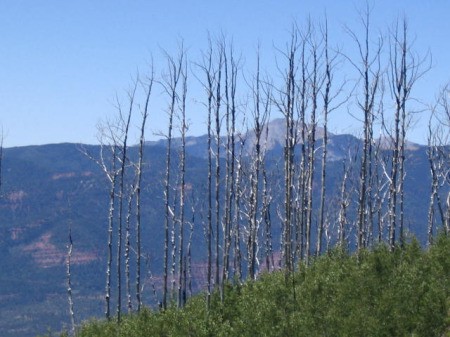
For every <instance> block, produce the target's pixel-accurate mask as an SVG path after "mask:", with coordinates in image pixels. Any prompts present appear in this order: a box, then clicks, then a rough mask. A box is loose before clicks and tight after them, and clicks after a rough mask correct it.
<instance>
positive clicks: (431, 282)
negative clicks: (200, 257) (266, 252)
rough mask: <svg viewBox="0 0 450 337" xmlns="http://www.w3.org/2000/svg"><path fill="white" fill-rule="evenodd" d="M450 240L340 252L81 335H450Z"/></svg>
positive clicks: (95, 325)
mask: <svg viewBox="0 0 450 337" xmlns="http://www.w3.org/2000/svg"><path fill="white" fill-rule="evenodd" d="M449 280H450V240H449V239H448V238H447V237H445V236H441V237H439V238H438V239H437V240H436V243H435V244H434V245H433V246H432V247H430V248H429V249H428V250H423V249H421V247H420V245H419V244H418V242H417V241H415V240H412V241H411V242H410V243H408V244H406V245H405V246H404V247H403V248H397V249H395V250H394V251H393V252H391V251H390V250H389V249H388V247H386V246H384V245H380V246H378V247H376V248H374V249H373V250H371V251H369V250H365V251H361V252H360V253H359V254H354V255H350V254H348V253H347V252H345V251H342V250H341V249H335V250H332V251H330V252H329V253H327V254H325V255H323V256H321V257H319V258H316V259H315V260H313V261H312V262H311V263H310V265H309V266H305V265H304V264H300V265H299V267H298V271H297V272H295V273H294V274H292V275H286V274H285V273H284V272H283V271H280V272H274V273H263V274H261V275H260V277H259V278H258V280H257V281H248V282H246V283H245V284H243V285H231V284H227V285H226V286H225V299H224V301H223V302H222V301H221V300H220V296H219V293H218V292H216V293H214V294H213V296H212V299H211V308H210V311H209V312H207V310H206V303H205V296H204V295H202V294H200V295H197V296H195V297H193V298H191V299H190V300H189V301H188V303H187V304H186V306H185V308H183V309H176V308H174V307H171V308H168V309H167V310H166V311H164V312H154V311H151V310H149V309H145V310H143V311H142V312H141V313H139V314H133V315H128V316H125V317H124V319H123V321H122V323H121V324H120V325H117V324H116V323H114V322H106V321H98V320H94V321H91V322H88V323H86V324H85V325H83V326H82V327H81V328H80V330H79V332H78V333H77V336H78V337H88V336H89V337H103V336H105V337H106V336H108V337H110V336H124V337H125V336H130V337H131V336H133V337H135V336H136V337H139V336H171V337H172V336H173V337H175V336H180V337H185V336H196V337H197V336H199V337H202V336H205V337H206V336H211V337H213V336H214V337H216V336H224V337H225V336H243V337H244V336H270V337H272V336H308V337H309V336H312V337H314V336H377V337H378V336H386V337H387V336H416V337H418V336H427V337H428V336H443V335H444V334H445V333H446V332H447V336H449V335H450V330H449V329H450V284H449V283H450V281H449Z"/></svg>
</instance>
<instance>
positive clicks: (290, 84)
mask: <svg viewBox="0 0 450 337" xmlns="http://www.w3.org/2000/svg"><path fill="white" fill-rule="evenodd" d="M298 35H299V33H298V28H297V27H294V28H293V29H292V32H291V37H290V38H291V39H290V43H289V44H288V46H287V48H286V51H281V50H280V54H281V55H282V56H283V58H284V59H285V61H286V62H287V67H286V69H285V70H284V71H283V73H282V76H283V80H284V88H282V89H278V90H277V93H278V96H279V97H278V98H275V99H274V103H275V105H276V107H277V109H278V110H279V111H280V112H281V113H282V114H283V116H284V120H285V127H286V131H285V132H286V133H285V140H284V142H285V144H284V154H283V162H284V213H283V215H282V240H281V241H282V254H283V258H284V267H285V270H286V281H288V277H289V275H290V274H291V273H292V272H293V270H294V261H293V250H292V248H293V236H292V226H293V223H294V221H293V203H292V199H293V192H294V149H295V144H296V134H297V131H296V129H295V121H294V112H295V98H296V71H297V65H296V61H297V59H296V58H297V51H298V48H299V41H298Z"/></svg>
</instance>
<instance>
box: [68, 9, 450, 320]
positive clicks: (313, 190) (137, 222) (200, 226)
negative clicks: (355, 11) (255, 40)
mask: <svg viewBox="0 0 450 337" xmlns="http://www.w3.org/2000/svg"><path fill="white" fill-rule="evenodd" d="M360 19H361V23H362V29H361V30H358V32H356V31H353V30H350V29H347V34H348V36H349V38H350V40H351V41H352V42H353V47H354V48H355V50H356V53H353V54H351V55H350V54H347V53H346V52H345V51H343V50H340V49H339V48H337V47H336V46H335V44H334V43H333V42H331V41H330V34H329V30H328V25H327V22H326V20H325V21H323V22H321V23H314V22H312V21H307V22H306V23H305V24H304V25H303V26H300V25H297V24H294V25H293V27H292V30H291V33H290V35H289V36H288V39H287V42H286V44H282V47H279V48H276V49H275V51H276V59H275V60H274V64H273V65H272V66H271V67H270V68H269V69H271V70H274V73H271V74H270V73H267V71H266V70H263V68H262V66H261V59H262V58H261V52H260V50H259V49H258V50H257V52H256V55H255V60H256V62H255V65H254V69H246V68H245V65H244V62H243V58H242V56H241V55H240V54H239V53H238V52H236V51H235V49H234V46H233V43H232V41H230V40H228V39H226V38H225V37H219V38H217V39H214V38H210V39H208V45H207V48H206V49H205V50H204V51H202V54H201V55H202V56H201V58H200V59H199V60H190V59H189V58H188V52H187V50H186V49H185V48H184V46H183V45H182V44H181V46H180V48H179V51H178V54H177V55H174V56H172V55H170V54H169V53H164V55H163V56H164V58H165V60H166V67H165V68H164V69H163V70H162V72H161V75H160V76H157V75H155V71H154V69H153V68H152V69H151V70H150V72H149V74H148V76H146V77H143V76H141V77H139V78H137V79H136V80H135V82H134V84H133V87H132V88H131V90H130V91H129V93H128V98H127V100H126V102H125V103H123V101H120V100H118V101H117V114H116V117H114V118H111V119H109V120H108V121H107V122H105V123H103V124H102V125H100V127H99V130H100V133H99V135H100V136H99V140H100V143H101V144H102V147H101V152H100V154H92V153H91V154H88V155H89V156H91V158H92V159H93V160H95V161H96V162H97V163H98V164H99V165H100V167H101V168H102V170H103V171H104V173H105V176H106V178H107V179H108V182H109V186H110V191H109V216H108V219H109V222H108V226H107V252H108V253H107V254H108V255H107V259H106V263H107V264H106V274H105V307H106V309H105V316H106V318H108V319H111V318H112V316H113V315H114V313H113V309H112V306H113V303H115V305H116V310H115V315H116V317H117V320H118V321H119V322H120V320H121V313H122V310H123V308H124V307H126V308H127V310H128V312H134V311H140V310H141V309H142V305H143V297H142V291H143V284H144V282H143V280H144V278H146V277H147V275H149V272H148V270H145V273H144V271H143V267H144V266H145V265H146V262H145V261H143V256H145V255H144V253H145V252H144V251H143V250H142V247H143V245H145V243H143V242H142V239H141V232H142V227H143V226H150V224H148V223H144V222H143V221H142V209H143V208H144V207H146V206H145V205H143V204H142V202H141V200H142V197H141V194H142V190H143V188H145V186H142V182H143V174H144V173H145V172H146V171H145V170H144V168H147V169H149V170H150V175H151V165H150V162H151V158H147V157H146V156H145V131H146V129H147V124H148V123H149V121H151V118H152V114H161V113H162V112H161V111H154V110H152V109H153V108H152V97H153V96H154V95H155V94H154V91H155V88H156V87H157V91H158V92H160V91H162V92H163V96H164V97H165V98H166V103H167V107H166V109H165V110H164V113H166V115H167V125H166V130H163V131H162V132H161V135H162V136H163V137H164V138H165V144H166V153H165V174H164V179H163V180H164V181H163V184H162V194H163V200H162V202H161V212H163V213H164V216H163V219H164V221H163V223H161V224H151V226H152V231H154V232H155V233H156V232H158V233H159V232H161V233H163V237H164V240H163V246H162V247H152V249H157V250H158V251H159V252H160V254H161V256H163V270H162V272H161V274H162V282H161V289H157V286H155V287H154V289H153V290H152V291H153V292H154V293H155V295H156V296H157V297H158V298H159V305H160V307H161V309H162V310H167V309H168V307H169V304H170V303H176V305H177V306H178V307H183V306H184V305H185V304H186V300H187V298H188V297H190V296H192V292H193V290H192V279H193V271H192V266H193V261H192V244H193V239H192V238H193V235H194V234H195V233H201V236H203V237H204V241H202V242H204V247H202V248H201V249H202V250H203V251H204V256H205V261H203V262H204V270H205V275H204V280H203V281H202V282H203V284H204V288H203V289H204V290H205V294H206V301H205V303H206V310H211V307H212V303H213V302H214V301H215V300H214V301H213V293H214V294H218V296H219V299H220V301H222V302H225V301H227V297H228V296H233V295H232V294H233V292H234V291H235V290H230V289H234V288H228V287H227V285H229V284H237V285H238V284H241V283H242V282H243V281H244V279H248V280H253V279H256V277H257V275H258V274H260V273H261V271H263V270H267V271H273V270H276V269H282V270H284V275H285V282H286V284H287V283H289V282H291V281H293V280H294V279H295V278H297V277H301V276H298V275H300V274H296V275H297V276H295V277H293V275H294V272H295V271H296V270H297V269H298V268H299V267H298V266H300V265H306V266H307V265H308V264H309V262H310V261H311V259H312V258H313V257H314V256H319V255H321V254H322V253H324V252H326V251H328V250H329V249H331V248H332V246H334V245H337V246H340V247H347V246H348V245H349V244H353V243H354V244H355V246H356V249H357V251H358V252H363V251H364V249H366V248H370V247H373V246H375V245H378V244H380V243H387V245H388V247H389V248H390V250H392V251H394V250H395V248H396V247H397V246H403V245H404V244H405V241H406V238H407V236H406V230H405V226H406V225H405V222H406V219H405V204H406V203H405V199H406V198H407V197H408V196H407V195H405V184H404V182H405V176H406V174H407V172H408V157H407V151H408V142H407V138H408V130H409V127H410V125H411V123H412V122H413V118H414V114H415V112H417V110H418V109H419V107H418V106H417V104H416V103H414V102H415V101H414V99H413V97H412V96H411V93H412V90H413V88H414V85H415V84H416V83H417V81H419V80H420V78H421V77H422V75H423V74H424V73H425V72H426V71H427V70H428V69H429V59H428V58H427V55H425V56H424V57H421V56H419V54H417V53H416V51H414V49H413V43H412V42H413V40H411V38H410V36H409V30H408V25H407V21H406V20H399V21H398V22H395V23H394V24H393V25H392V27H389V29H388V33H387V34H386V35H385V36H379V33H378V31H377V32H376V38H374V34H373V31H374V30H373V29H372V26H371V22H370V19H371V18H370V14H369V11H368V10H367V11H366V12H365V13H363V14H362V15H361V17H360ZM349 69H350V70H351V74H350V73H348V72H349ZM249 74H251V75H249ZM193 83H194V84H193ZM191 85H192V86H193V87H195V86H198V85H200V86H201V88H202V91H203V94H201V95H200V97H190V91H189V88H190V86H191ZM202 95H203V96H202ZM449 99H450V97H449V95H448V88H447V87H445V88H444V89H442V91H441V93H440V94H439V96H438V99H437V102H436V104H435V105H433V106H430V107H425V108H426V109H428V111H429V112H430V116H431V117H430V119H429V137H428V152H427V153H428V158H429V167H430V172H431V175H430V176H431V179H430V181H431V184H430V197H429V206H428V208H429V211H428V214H429V216H428V225H427V230H428V241H429V243H431V242H432V241H433V237H434V234H435V232H436V230H437V229H442V230H443V231H444V232H445V233H446V234H447V233H448V232H449V227H450V205H449V204H450V194H448V195H447V193H448V190H449V185H450V175H449V169H450V160H449V158H450V152H449V128H450V110H449ZM193 100H195V101H196V102H200V103H201V104H200V105H197V106H196V107H195V111H190V109H191V108H192V107H191V104H190V103H189V102H192V101H193ZM199 106H200V107H199ZM425 108H424V107H423V106H421V107H420V109H421V110H424V109H425ZM346 110H348V113H347V111H346ZM190 113H196V114H200V113H202V114H203V116H204V117H203V120H204V121H205V123H206V134H207V135H206V137H207V145H206V149H205V150H206V151H207V167H206V170H205V171H206V172H207V174H206V175H205V176H204V177H202V183H201V184H200V185H193V182H192V181H187V180H186V177H187V172H188V171H189V165H190V163H189V157H188V156H187V154H186V146H187V140H186V139H187V138H186V137H187V134H188V129H189V116H191V115H190ZM330 114H340V115H341V116H342V118H353V120H352V122H351V123H359V124H360V125H361V138H362V142H361V144H362V146H361V147H356V148H354V149H352V148H350V149H348V156H347V157H346V158H345V159H344V160H343V161H342V166H343V169H342V176H341V177H340V179H339V182H338V185H339V188H338V191H337V192H335V193H333V194H332V193H330V191H329V189H327V186H329V185H328V184H327V181H328V180H329V179H330V178H329V175H330V172H329V169H328V163H329V161H330V159H329V158H328V157H327V156H328V152H327V149H328V146H329V144H328V140H329V138H328V136H329V131H328V129H329V125H328V123H329V117H330ZM349 115H351V116H353V117H349ZM271 116H272V117H273V116H282V117H283V120H284V127H283V130H284V131H283V132H284V134H283V136H282V137H283V138H284V147H283V156H282V158H279V159H278V160H275V162H274V161H273V158H270V160H269V158H268V153H269V152H268V151H269V148H270V144H269V141H270V137H269V136H270V132H271V130H270V128H269V121H270V119H271ZM195 118H196V119H197V120H198V119H201V118H202V117H199V116H198V115H197V116H196V117H195ZM136 125H139V128H138V129H139V140H138V145H137V147H136V142H135V141H134V140H133V141H130V138H129V137H130V134H131V130H130V128H134V127H135V126H136ZM175 140H176V142H175ZM130 148H133V149H134V150H135V149H136V148H137V151H135V152H137V155H133V156H131V155H130ZM280 172H282V173H280ZM279 177H282V178H281V179H280V178H279ZM424 207H427V206H426V205H424ZM275 233H276V234H277V236H275V235H274V234H275ZM197 248H198V247H197ZM199 262H200V261H199ZM153 273H154V271H153ZM68 275H69V280H70V268H69V269H68ZM113 285H114V286H113ZM69 289H70V287H69ZM295 289H296V288H295ZM214 290H216V292H214ZM113 297H114V299H113ZM215 303H217V301H216V302H215Z"/></svg>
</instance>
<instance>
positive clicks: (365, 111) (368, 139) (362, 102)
mask: <svg viewBox="0 0 450 337" xmlns="http://www.w3.org/2000/svg"><path fill="white" fill-rule="evenodd" d="M361 23H362V26H363V32H364V33H363V37H362V38H359V37H358V36H357V35H356V34H355V32H354V31H352V30H350V29H347V32H348V34H349V35H350V37H351V38H352V39H353V41H354V42H355V44H356V46H357V48H358V53H359V60H358V61H356V60H353V59H351V58H350V57H348V56H345V55H344V57H345V58H346V59H347V60H348V61H349V62H350V63H351V64H352V65H353V67H354V68H355V69H356V71H357V73H358V74H359V81H360V82H359V83H361V84H360V85H361V89H360V90H361V93H360V96H361V98H359V97H358V98H357V104H358V107H359V109H360V110H361V112H362V115H363V134H364V137H363V149H362V155H361V165H360V172H359V191H358V210H357V219H358V220H357V248H358V251H359V250H361V249H362V248H363V247H364V246H365V244H366V243H365V241H364V238H365V233H364V231H365V228H367V215H368V213H369V212H371V211H372V210H369V209H368V200H371V197H372V186H370V174H371V172H372V165H373V148H372V144H373V123H374V116H375V111H376V110H375V102H376V98H377V95H378V93H379V85H380V81H381V78H382V72H381V50H382V46H383V40H382V39H381V38H380V39H379V40H378V42H377V43H376V46H375V49H374V50H372V49H371V47H370V33H371V31H370V28H371V26H370V10H369V5H367V7H366V10H365V11H364V13H362V14H361ZM372 52H373V54H372Z"/></svg>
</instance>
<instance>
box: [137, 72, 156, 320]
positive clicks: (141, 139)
mask: <svg viewBox="0 0 450 337" xmlns="http://www.w3.org/2000/svg"><path fill="white" fill-rule="evenodd" d="M153 80H154V75H153V66H152V68H151V73H150V76H149V78H148V79H147V81H146V83H142V86H143V88H144V90H145V104H144V106H143V109H142V110H141V116H142V119H141V127H140V137H139V159H138V163H137V165H136V166H135V169H136V176H137V178H136V300H137V310H138V312H139V311H140V310H141V307H142V290H141V289H142V285H141V264H142V263H141V255H142V242H141V232H142V226H141V206H142V205H141V184H142V171H143V165H144V147H145V126H146V123H147V119H148V116H149V102H150V96H151V93H152V88H153Z"/></svg>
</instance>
